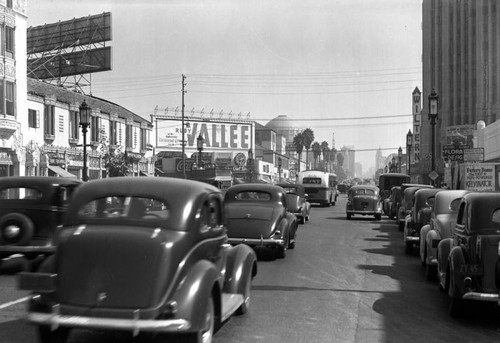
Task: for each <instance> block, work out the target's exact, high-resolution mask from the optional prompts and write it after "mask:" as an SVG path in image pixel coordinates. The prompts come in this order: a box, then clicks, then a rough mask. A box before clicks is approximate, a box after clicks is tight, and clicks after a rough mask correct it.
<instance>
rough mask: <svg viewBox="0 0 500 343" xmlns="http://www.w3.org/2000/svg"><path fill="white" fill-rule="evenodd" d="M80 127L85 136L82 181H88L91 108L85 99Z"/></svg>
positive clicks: (81, 111)
mask: <svg viewBox="0 0 500 343" xmlns="http://www.w3.org/2000/svg"><path fill="white" fill-rule="evenodd" d="M79 110H80V126H81V127H82V134H83V174H82V180H83V181H88V175H87V129H88V127H89V126H90V112H91V110H90V107H89V106H88V105H87V103H86V102H85V99H84V100H83V102H82V104H81V105H80V108H79Z"/></svg>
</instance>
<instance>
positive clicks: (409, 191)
mask: <svg viewBox="0 0 500 343" xmlns="http://www.w3.org/2000/svg"><path fill="white" fill-rule="evenodd" d="M421 188H433V187H432V186H430V185H423V184H412V183H403V184H402V185H401V194H402V196H401V204H400V206H399V209H398V214H397V222H398V227H399V231H403V229H404V227H405V221H406V217H407V216H408V215H410V214H411V210H412V208H413V199H414V197H415V192H416V191H418V190H419V189H421Z"/></svg>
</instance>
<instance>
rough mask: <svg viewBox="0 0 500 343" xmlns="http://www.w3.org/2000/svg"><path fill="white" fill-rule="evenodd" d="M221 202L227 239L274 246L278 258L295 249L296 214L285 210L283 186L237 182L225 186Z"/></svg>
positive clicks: (286, 207)
mask: <svg viewBox="0 0 500 343" xmlns="http://www.w3.org/2000/svg"><path fill="white" fill-rule="evenodd" d="M224 203H225V206H226V213H227V235H228V237H229V239H228V242H229V243H230V244H233V245H237V244H240V243H245V244H248V245H250V246H251V247H268V248H272V249H275V255H276V257H278V258H284V257H285V256H286V252H287V249H293V248H295V233H296V231H297V225H298V220H297V217H296V216H295V215H294V214H293V213H291V212H290V211H289V210H288V205H287V203H288V199H287V197H286V193H285V191H284V189H283V188H281V187H279V186H276V185H270V184H257V183H248V184H239V185H234V186H231V187H229V189H228V190H227V192H226V194H225V196H224Z"/></svg>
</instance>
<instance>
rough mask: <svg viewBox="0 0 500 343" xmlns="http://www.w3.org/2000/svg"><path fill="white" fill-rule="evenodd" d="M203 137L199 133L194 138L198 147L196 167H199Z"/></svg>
mask: <svg viewBox="0 0 500 343" xmlns="http://www.w3.org/2000/svg"><path fill="white" fill-rule="evenodd" d="M203 141H204V139H203V137H202V136H201V133H200V135H199V136H198V138H196V146H197V148H198V169H201V152H202V151H203Z"/></svg>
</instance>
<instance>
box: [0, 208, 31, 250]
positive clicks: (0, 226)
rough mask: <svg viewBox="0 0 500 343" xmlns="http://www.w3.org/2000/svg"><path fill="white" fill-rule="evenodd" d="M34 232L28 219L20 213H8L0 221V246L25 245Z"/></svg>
mask: <svg viewBox="0 0 500 343" xmlns="http://www.w3.org/2000/svg"><path fill="white" fill-rule="evenodd" d="M34 230H35V226H34V224H33V221H32V220H31V219H30V218H28V217H27V216H25V215H24V214H21V213H9V214H7V215H5V216H3V217H2V218H1V219H0V244H3V245H5V244H10V245H26V244H27V243H29V241H30V240H31V237H33V233H34Z"/></svg>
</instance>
